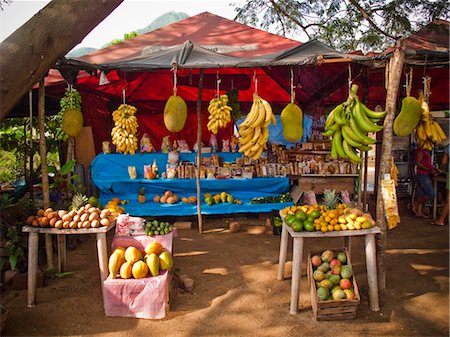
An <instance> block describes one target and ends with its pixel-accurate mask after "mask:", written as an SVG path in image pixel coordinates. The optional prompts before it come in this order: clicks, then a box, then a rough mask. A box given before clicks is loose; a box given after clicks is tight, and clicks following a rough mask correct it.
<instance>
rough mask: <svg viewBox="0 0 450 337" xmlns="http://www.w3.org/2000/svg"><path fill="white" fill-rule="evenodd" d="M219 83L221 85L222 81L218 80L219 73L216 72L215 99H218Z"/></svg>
mask: <svg viewBox="0 0 450 337" xmlns="http://www.w3.org/2000/svg"><path fill="white" fill-rule="evenodd" d="M220 83H222V80H221V79H220V78H219V72H218V71H217V72H216V91H217V92H216V96H217V98H219V97H220Z"/></svg>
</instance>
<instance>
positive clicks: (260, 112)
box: [250, 99, 266, 128]
mask: <svg viewBox="0 0 450 337" xmlns="http://www.w3.org/2000/svg"><path fill="white" fill-rule="evenodd" d="M253 104H256V106H257V111H258V117H257V118H256V120H255V121H254V122H253V123H252V124H250V127H252V128H256V127H258V126H260V125H261V123H262V122H264V119H265V118H266V109H265V107H264V105H263V103H262V101H261V99H257V100H256V101H254V102H253Z"/></svg>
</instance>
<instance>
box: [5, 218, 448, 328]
mask: <svg viewBox="0 0 450 337" xmlns="http://www.w3.org/2000/svg"><path fill="white" fill-rule="evenodd" d="M402 215H403V217H402V223H401V224H400V225H399V227H397V228H396V229H394V230H392V231H390V232H389V233H388V249H387V264H388V266H387V271H388V279H387V291H386V292H385V293H383V294H380V295H381V298H380V304H381V311H379V312H372V311H371V310H370V309H369V304H368V288H367V275H366V271H365V255H364V245H363V239H362V238H354V239H352V262H353V265H354V271H355V275H356V279H357V282H358V285H359V287H360V293H361V303H360V305H359V307H358V312H357V317H356V318H355V319H353V320H346V321H324V322H316V321H315V320H314V319H313V318H312V311H311V304H310V297H309V288H308V284H307V280H306V277H304V276H305V273H306V264H305V260H306V258H304V262H303V265H302V274H303V275H302V281H301V284H300V311H299V313H298V314H297V315H290V314H289V300H290V281H291V280H290V273H291V264H290V262H288V265H287V268H286V276H287V278H286V279H285V280H284V281H277V279H276V275H277V267H278V264H277V261H278V250H279V242H280V238H279V237H278V236H275V235H273V234H272V233H271V232H269V231H265V230H264V227H263V225H264V220H263V219H262V217H260V218H259V219H258V218H257V217H237V219H238V220H239V222H240V224H241V229H240V231H239V232H238V233H230V232H229V231H228V230H227V228H228V225H227V223H226V221H227V220H230V218H226V219H217V218H215V219H213V218H208V219H207V220H206V222H205V223H204V228H205V229H206V230H205V233H204V234H203V235H201V234H199V233H198V230H197V228H196V227H194V228H193V229H192V230H179V231H178V236H177V237H176V238H175V241H174V253H175V267H176V268H179V269H180V270H181V271H182V272H183V273H185V274H188V275H189V276H191V277H193V278H194V280H195V288H194V291H193V292H192V293H187V292H184V291H181V290H174V291H172V295H171V299H170V311H169V313H168V315H167V316H166V318H165V319H162V320H145V319H135V318H123V317H106V316H105V314H104V311H103V302H102V293H101V287H100V282H99V272H98V264H97V258H96V256H97V254H96V248H95V238H94V237H93V236H92V237H89V238H87V239H85V240H84V241H83V242H81V243H79V244H77V245H76V249H75V250H71V251H68V256H67V259H68V270H70V271H73V272H75V274H74V275H73V276H71V277H67V278H63V279H51V280H46V285H45V287H43V288H38V290H37V305H36V307H34V308H27V306H26V290H18V291H16V290H12V289H11V288H8V289H6V291H4V292H3V293H2V298H1V301H2V305H4V306H5V307H6V308H7V309H8V310H9V318H8V321H7V325H6V328H5V330H4V331H3V335H5V336H98V337H103V336H133V337H134V336H177V337H187V336H192V337H193V336H346V337H353V336H449V226H444V227H437V226H432V225H430V224H429V220H428V219H427V220H423V219H416V218H413V217H411V216H410V215H408V213H407V211H406V212H402ZM111 240H112V233H109V234H108V241H109V242H108V243H109V244H110V243H111ZM289 244H290V247H292V246H291V242H289ZM342 246H343V240H342V239H339V240H336V239H314V240H306V241H305V250H304V257H305V256H306V255H307V253H308V251H310V250H324V249H327V248H332V249H333V248H340V247H342ZM290 250H291V248H290ZM290 259H291V252H290V253H288V260H290ZM212 268H224V269H225V270H226V273H225V275H214V274H204V273H203V271H204V270H205V269H212Z"/></svg>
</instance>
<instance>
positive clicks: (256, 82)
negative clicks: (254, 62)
mask: <svg viewBox="0 0 450 337" xmlns="http://www.w3.org/2000/svg"><path fill="white" fill-rule="evenodd" d="M253 83H254V85H255V94H257V93H258V78H257V77H256V70H255V71H254V72H253Z"/></svg>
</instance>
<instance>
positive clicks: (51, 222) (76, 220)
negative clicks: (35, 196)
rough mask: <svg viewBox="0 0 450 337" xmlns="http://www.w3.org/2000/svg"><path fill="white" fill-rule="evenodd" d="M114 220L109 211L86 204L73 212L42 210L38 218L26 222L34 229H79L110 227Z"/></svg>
mask: <svg viewBox="0 0 450 337" xmlns="http://www.w3.org/2000/svg"><path fill="white" fill-rule="evenodd" d="M114 220H115V218H114V216H113V215H112V214H111V212H110V211H109V210H108V209H103V210H101V209H100V208H97V207H94V206H92V205H91V204H86V205H84V206H81V207H80V208H75V209H72V210H71V211H66V210H58V211H55V210H53V209H52V208H47V209H46V210H43V209H40V210H38V211H37V214H36V216H32V215H30V216H29V217H28V218H27V220H26V222H27V224H28V225H31V226H34V227H54V228H58V229H78V228H97V227H102V226H109V225H110V224H111V223H112V222H114Z"/></svg>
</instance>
